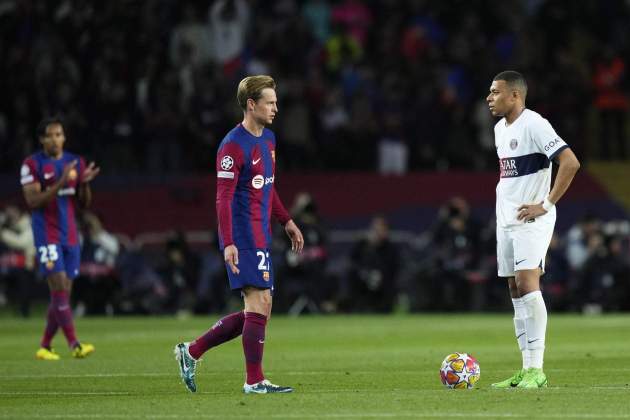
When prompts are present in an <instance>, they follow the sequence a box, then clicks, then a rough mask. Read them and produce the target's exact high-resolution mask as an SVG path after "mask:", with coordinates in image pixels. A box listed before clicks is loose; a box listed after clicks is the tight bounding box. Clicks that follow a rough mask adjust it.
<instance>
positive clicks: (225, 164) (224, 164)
mask: <svg viewBox="0 0 630 420" xmlns="http://www.w3.org/2000/svg"><path fill="white" fill-rule="evenodd" d="M232 166H234V159H232V156H223V159H221V169H223V170H224V171H227V170H230V169H232Z"/></svg>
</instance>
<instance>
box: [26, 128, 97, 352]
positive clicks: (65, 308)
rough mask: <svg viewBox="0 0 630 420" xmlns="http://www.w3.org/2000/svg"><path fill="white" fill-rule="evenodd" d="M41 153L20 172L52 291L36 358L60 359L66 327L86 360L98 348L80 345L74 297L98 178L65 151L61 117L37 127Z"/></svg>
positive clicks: (41, 267)
mask: <svg viewBox="0 0 630 420" xmlns="http://www.w3.org/2000/svg"><path fill="white" fill-rule="evenodd" d="M37 136H38V137H39V141H40V143H41V145H42V150H41V151H40V152H38V153H35V154H34V155H31V156H29V157H27V158H26V159H25V160H24V163H23V164H22V168H21V170H20V177H21V184H22V192H23V194H24V199H25V200H26V204H27V205H28V207H29V208H30V209H31V216H32V222H31V223H32V228H33V236H34V239H35V248H36V251H37V261H38V264H39V270H40V273H41V274H42V275H43V276H45V277H46V280H47V281H48V286H49V288H50V296H51V299H50V305H49V307H48V315H47V320H46V329H45V330H44V335H43V337H42V340H41V346H40V349H39V350H37V353H36V354H35V357H37V358H38V359H40V360H59V354H57V353H55V351H54V350H53V349H52V347H51V341H52V339H53V337H54V336H55V333H56V332H57V330H58V329H59V328H60V327H61V329H62V330H63V333H64V335H65V336H66V340H67V341H68V345H69V346H70V349H71V352H72V356H73V357H75V358H83V357H86V356H88V355H89V354H90V353H92V352H93V351H94V346H93V345H91V344H87V343H80V342H79V340H78V339H77V337H76V334H75V331H74V322H73V320H72V310H71V309H70V292H71V290H72V279H74V278H75V277H76V276H77V275H78V274H79V263H80V249H79V234H78V231H77V223H76V212H77V206H78V205H79V206H81V207H87V206H88V205H89V204H90V201H91V198H92V193H91V190H90V181H92V180H93V179H94V177H96V175H97V174H98V173H99V168H97V167H96V166H95V165H94V163H93V162H92V163H90V164H89V165H88V166H86V165H85V161H84V160H83V158H82V157H80V156H77V155H75V154H72V153H69V152H67V151H64V150H63V145H64V142H65V140H66V138H65V134H64V130H63V124H62V122H61V120H60V119H58V118H46V119H44V120H42V121H41V122H40V123H39V125H38V127H37Z"/></svg>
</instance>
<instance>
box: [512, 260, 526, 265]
mask: <svg viewBox="0 0 630 420" xmlns="http://www.w3.org/2000/svg"><path fill="white" fill-rule="evenodd" d="M525 260H527V258H525V259H524V260H520V261H516V262H515V263H514V265H519V264H520V263H522V262H523V261H525Z"/></svg>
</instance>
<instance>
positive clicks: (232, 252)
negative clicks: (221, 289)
mask: <svg viewBox="0 0 630 420" xmlns="http://www.w3.org/2000/svg"><path fill="white" fill-rule="evenodd" d="M244 162H245V160H244V158H243V150H242V149H241V148H240V147H239V146H238V145H237V144H236V143H234V142H228V143H226V144H225V145H223V147H221V148H220V149H219V152H218V153H217V161H216V170H217V202H216V205H217V221H218V224H219V235H220V236H221V240H222V241H223V247H224V248H223V258H224V259H225V262H226V263H227V265H228V266H229V267H230V270H231V271H232V272H233V273H235V274H238V273H239V271H240V270H239V269H238V267H237V266H238V249H237V248H236V245H234V238H233V237H232V201H233V200H234V192H235V191H236V186H237V185H238V178H239V175H240V172H241V169H242V168H243V165H244Z"/></svg>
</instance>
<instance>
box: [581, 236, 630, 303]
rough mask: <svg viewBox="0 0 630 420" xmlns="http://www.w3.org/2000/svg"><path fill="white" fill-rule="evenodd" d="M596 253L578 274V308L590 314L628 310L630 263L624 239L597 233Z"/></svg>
mask: <svg viewBox="0 0 630 420" xmlns="http://www.w3.org/2000/svg"><path fill="white" fill-rule="evenodd" d="M591 243H592V244H591V248H592V249H593V252H592V253H591V255H590V256H589V258H588V259H587V260H586V262H585V263H584V267H583V270H582V271H581V272H580V273H579V274H578V278H579V285H578V287H577V290H576V294H575V296H574V301H575V302H577V303H578V305H579V306H578V309H581V310H583V311H585V312H587V313H593V312H595V313H599V312H601V311H602V310H607V311H611V310H612V311H618V310H620V309H622V308H626V309H627V308H628V304H627V300H628V299H627V296H628V295H627V293H628V290H629V289H628V278H629V276H630V264H629V263H628V261H627V257H626V256H625V255H624V253H623V247H622V241H621V238H619V237H617V236H604V235H603V234H599V233H598V234H595V235H594V236H592V237H591Z"/></svg>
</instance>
